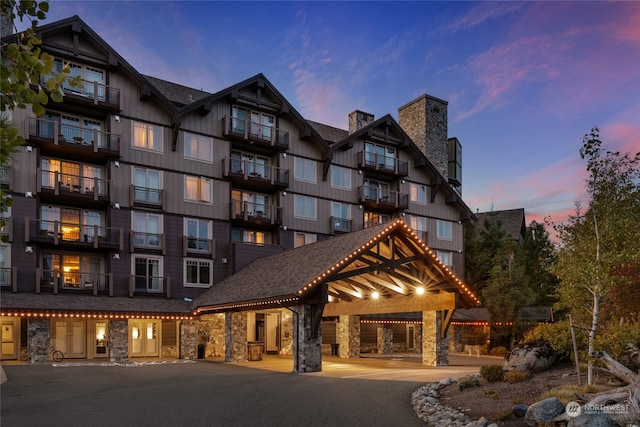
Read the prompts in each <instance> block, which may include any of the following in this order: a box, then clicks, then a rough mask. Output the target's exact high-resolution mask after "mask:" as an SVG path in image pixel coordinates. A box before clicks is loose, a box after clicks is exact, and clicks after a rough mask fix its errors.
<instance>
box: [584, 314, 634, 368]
mask: <svg viewBox="0 0 640 427" xmlns="http://www.w3.org/2000/svg"><path fill="white" fill-rule="evenodd" d="M639 340H640V318H639V316H637V315H635V316H631V317H630V318H629V319H625V320H624V321H623V322H620V321H613V320H610V321H608V322H606V323H604V324H603V325H602V326H601V328H600V329H599V330H598V333H597V335H596V339H595V341H594V343H593V347H594V348H595V349H596V350H604V351H606V352H607V353H608V354H609V356H611V357H613V358H614V359H616V360H618V361H619V362H620V363H622V364H623V365H625V366H626V367H628V368H630V369H635V368H636V367H635V366H634V364H633V363H632V361H631V359H630V358H629V355H628V354H627V353H626V351H625V347H626V345H627V344H629V343H632V344H633V343H637V342H638V341H639Z"/></svg>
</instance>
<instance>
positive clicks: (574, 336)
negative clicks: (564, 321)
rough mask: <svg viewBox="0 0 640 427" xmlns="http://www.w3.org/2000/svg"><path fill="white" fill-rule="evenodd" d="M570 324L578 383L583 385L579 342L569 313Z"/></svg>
mask: <svg viewBox="0 0 640 427" xmlns="http://www.w3.org/2000/svg"><path fill="white" fill-rule="evenodd" d="M569 326H570V327H571V340H572V341H573V355H574V357H575V359H576V372H577V374H578V385H579V386H581V385H582V380H581V379H580V360H579V358H578V343H577V342H576V333H575V332H574V331H573V319H572V318H571V315H569Z"/></svg>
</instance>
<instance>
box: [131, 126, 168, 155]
mask: <svg viewBox="0 0 640 427" xmlns="http://www.w3.org/2000/svg"><path fill="white" fill-rule="evenodd" d="M133 147H134V148H141V149H143V150H152V151H157V152H160V153H162V152H163V151H164V150H163V143H162V128H161V127H160V126H155V125H151V124H147V123H140V122H133Z"/></svg>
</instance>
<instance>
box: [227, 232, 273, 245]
mask: <svg viewBox="0 0 640 427" xmlns="http://www.w3.org/2000/svg"><path fill="white" fill-rule="evenodd" d="M231 240H232V241H234V242H245V243H255V244H257V245H269V244H271V233H269V232H267V231H256V230H242V229H239V228H232V229H231Z"/></svg>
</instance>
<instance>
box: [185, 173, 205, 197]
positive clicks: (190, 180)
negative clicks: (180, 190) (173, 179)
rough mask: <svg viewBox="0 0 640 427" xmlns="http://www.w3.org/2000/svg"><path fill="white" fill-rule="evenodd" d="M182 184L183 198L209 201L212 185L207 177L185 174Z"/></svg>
mask: <svg viewBox="0 0 640 427" xmlns="http://www.w3.org/2000/svg"><path fill="white" fill-rule="evenodd" d="M184 186H185V187H184V198H185V200H188V201H191V202H205V203H211V200H212V194H211V193H212V186H211V180H210V179H209V178H203V177H198V176H190V175H186V176H185V180H184Z"/></svg>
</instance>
